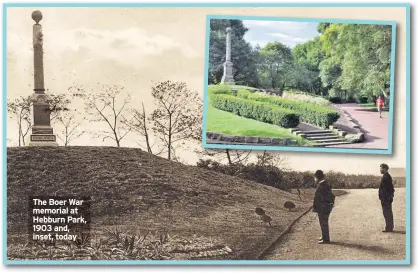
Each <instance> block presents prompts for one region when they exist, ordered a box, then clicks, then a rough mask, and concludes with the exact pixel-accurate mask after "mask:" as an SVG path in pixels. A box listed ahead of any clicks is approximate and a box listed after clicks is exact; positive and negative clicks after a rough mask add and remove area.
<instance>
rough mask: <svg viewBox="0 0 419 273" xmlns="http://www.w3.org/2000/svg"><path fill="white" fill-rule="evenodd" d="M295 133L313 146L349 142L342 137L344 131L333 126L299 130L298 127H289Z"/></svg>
mask: <svg viewBox="0 0 419 273" xmlns="http://www.w3.org/2000/svg"><path fill="white" fill-rule="evenodd" d="M291 132H292V133H293V134H295V135H298V136H301V137H303V138H305V139H307V140H309V141H311V142H312V146H313V147H326V146H333V145H342V144H351V142H349V141H347V140H346V139H345V138H344V135H346V133H345V132H342V131H340V130H338V129H336V128H334V127H331V128H330V130H327V129H319V130H310V131H301V130H300V129H298V128H294V129H291Z"/></svg>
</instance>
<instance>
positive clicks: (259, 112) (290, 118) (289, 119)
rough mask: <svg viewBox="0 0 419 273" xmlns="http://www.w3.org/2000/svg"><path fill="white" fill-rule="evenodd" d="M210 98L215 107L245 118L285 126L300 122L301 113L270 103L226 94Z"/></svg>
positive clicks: (295, 124)
mask: <svg viewBox="0 0 419 273" xmlns="http://www.w3.org/2000/svg"><path fill="white" fill-rule="evenodd" d="M249 94H250V92H249ZM210 99H211V104H212V105H213V106H214V107H215V108H217V109H220V110H223V111H227V112H231V113H234V114H236V115H239V116H242V117H245V118H251V119H255V120H258V121H261V122H266V123H270V124H275V125H278V126H281V127H283V128H293V127H296V126H297V125H298V124H299V123H300V118H299V115H298V114H296V113H295V112H294V111H291V110H289V109H283V108H280V107H277V106H275V105H272V104H269V103H263V102H258V101H251V100H247V99H245V98H240V97H236V96H231V95H225V94H217V95H215V94H214V95H212V96H211V97H210Z"/></svg>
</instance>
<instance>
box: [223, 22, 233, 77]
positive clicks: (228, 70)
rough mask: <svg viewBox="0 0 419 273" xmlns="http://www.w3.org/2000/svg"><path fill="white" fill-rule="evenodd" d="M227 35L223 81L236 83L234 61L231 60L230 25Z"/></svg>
mask: <svg viewBox="0 0 419 273" xmlns="http://www.w3.org/2000/svg"><path fill="white" fill-rule="evenodd" d="M226 32H227V36H226V61H225V63H224V74H223V77H222V78H221V83H225V84H230V85H234V78H233V63H232V62H231V28H230V27H228V28H227V30H226Z"/></svg>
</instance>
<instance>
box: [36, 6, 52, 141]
mask: <svg viewBox="0 0 419 273" xmlns="http://www.w3.org/2000/svg"><path fill="white" fill-rule="evenodd" d="M32 19H33V20H34V21H35V23H36V24H34V25H33V64H34V89H33V91H34V93H33V94H32V96H31V101H32V103H33V126H32V134H31V136H30V137H31V139H30V142H29V146H58V144H57V142H56V137H55V135H54V132H53V129H52V127H51V111H50V104H49V102H50V101H51V99H50V97H49V96H48V95H47V94H45V87H44V50H43V34H42V26H41V25H40V24H39V21H41V20H42V13H41V12H40V11H38V10H37V11H34V12H33V13H32Z"/></svg>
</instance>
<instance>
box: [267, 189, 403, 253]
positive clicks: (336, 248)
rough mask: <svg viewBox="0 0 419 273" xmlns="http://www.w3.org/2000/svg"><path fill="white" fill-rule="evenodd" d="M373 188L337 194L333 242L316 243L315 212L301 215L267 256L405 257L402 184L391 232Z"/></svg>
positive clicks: (333, 214) (397, 196)
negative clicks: (386, 230) (384, 229)
mask: <svg viewBox="0 0 419 273" xmlns="http://www.w3.org/2000/svg"><path fill="white" fill-rule="evenodd" d="M377 195H378V194H377V190H376V189H362V190H350V191H349V194H346V195H343V196H339V197H336V205H335V208H334V210H333V212H332V214H331V215H330V237H331V240H332V244H330V245H318V244H317V240H318V239H319V237H320V236H321V232H320V227H319V223H318V219H317V216H316V214H315V213H312V212H310V213H309V214H307V215H306V216H304V217H303V218H302V219H301V220H300V221H299V222H298V223H297V224H296V225H295V226H294V227H293V228H292V230H291V232H290V233H289V234H288V235H286V236H285V238H284V239H283V240H282V241H281V242H280V243H279V244H278V246H277V247H276V249H274V250H273V251H272V252H271V253H270V254H269V255H268V256H267V257H266V259H270V260H404V259H405V251H406V249H405V244H406V239H405V238H406V235H405V234H404V232H405V230H406V229H405V228H406V226H405V216H406V209H405V207H406V205H405V197H406V192H405V188H396V193H395V200H394V203H393V214H394V220H395V231H396V232H394V233H383V232H381V230H382V229H383V228H384V217H383V215H382V211H381V205H380V202H379V200H378V196H377Z"/></svg>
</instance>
